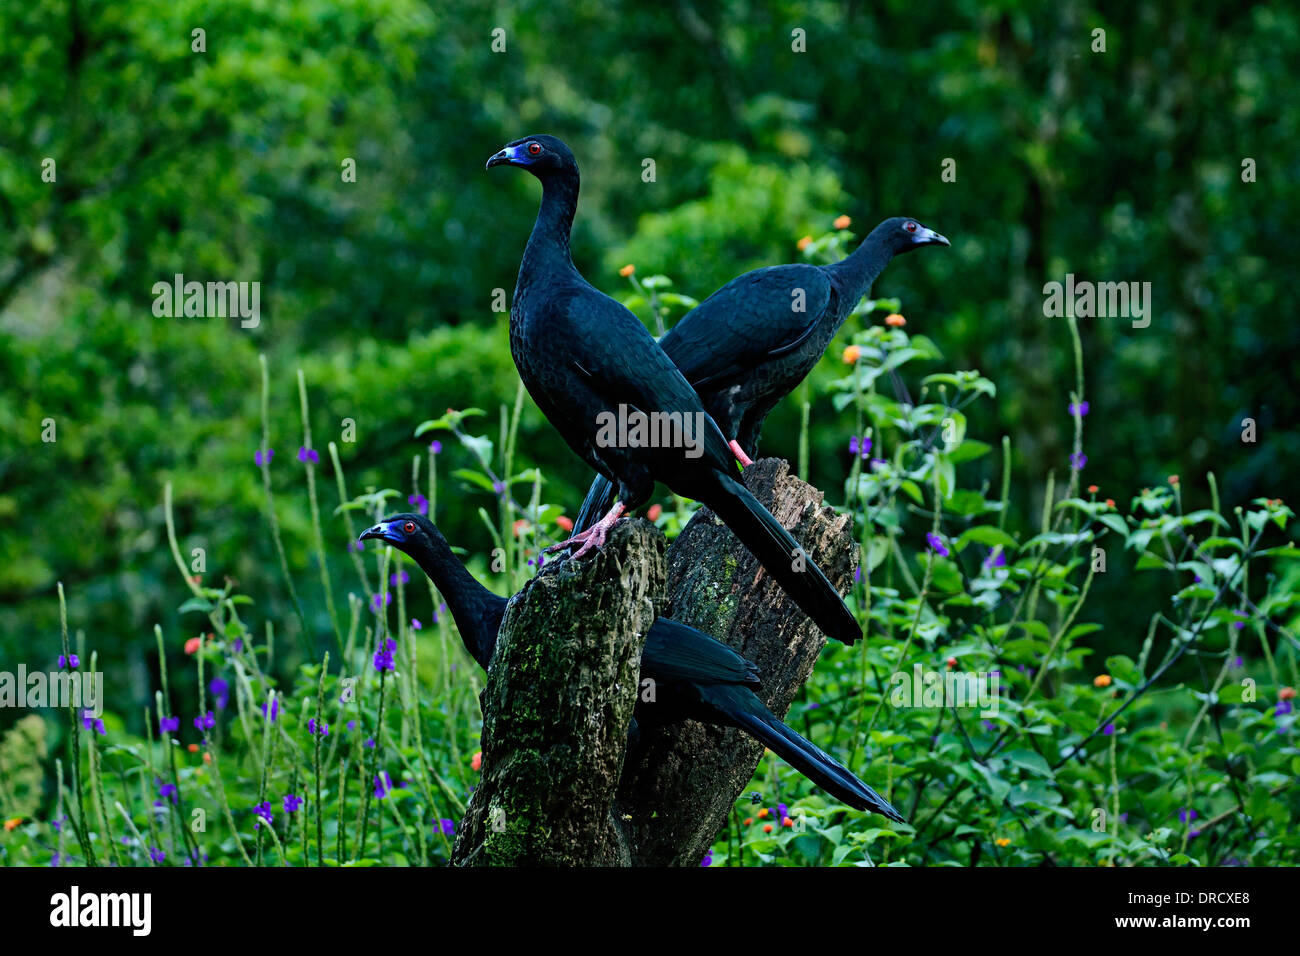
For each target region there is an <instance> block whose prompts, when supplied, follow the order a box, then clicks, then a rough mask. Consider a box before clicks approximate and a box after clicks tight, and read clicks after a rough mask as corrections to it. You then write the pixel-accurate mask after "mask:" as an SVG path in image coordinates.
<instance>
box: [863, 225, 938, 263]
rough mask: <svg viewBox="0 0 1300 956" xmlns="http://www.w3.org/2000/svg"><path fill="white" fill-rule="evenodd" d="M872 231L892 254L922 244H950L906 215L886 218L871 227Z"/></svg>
mask: <svg viewBox="0 0 1300 956" xmlns="http://www.w3.org/2000/svg"><path fill="white" fill-rule="evenodd" d="M872 233H873V234H879V236H880V238H881V239H882V240H883V241H884V243H885V245H887V246H888V247H889V248H890V249H892V250H893V252H894V255H900V254H901V253H904V252H911V251H912V250H913V249H919V248H921V247H922V246H947V245H951V243H949V242H948V240H947V239H945V238H944V237H943V236H941V235H939V234H938V233H937V232H935V231H934V230H933V229H931V228H930V227H928V226H926V225H923V224H922V223H920V222H918V221H917V220H915V219H909V218H908V217H907V216H895V217H894V218H893V219H886V220H885V221H884V222H882V223H881V224H880V225H878V226H877V227H876V228H875V229H873V230H872Z"/></svg>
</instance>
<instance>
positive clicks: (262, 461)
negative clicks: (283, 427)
mask: <svg viewBox="0 0 1300 956" xmlns="http://www.w3.org/2000/svg"><path fill="white" fill-rule="evenodd" d="M274 454H275V449H274V448H268V449H266V451H260V450H259V451H255V452H253V461H255V462H256V463H257V467H258V468H264V467H266V466H267V465H269V464H271V456H272V455H274Z"/></svg>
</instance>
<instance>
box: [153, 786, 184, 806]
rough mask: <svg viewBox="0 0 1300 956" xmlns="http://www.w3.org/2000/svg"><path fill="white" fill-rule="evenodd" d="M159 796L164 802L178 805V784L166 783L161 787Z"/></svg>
mask: <svg viewBox="0 0 1300 956" xmlns="http://www.w3.org/2000/svg"><path fill="white" fill-rule="evenodd" d="M158 796H160V797H162V798H163V799H164V800H171V802H172V803H176V802H177V800H179V799H180V798H179V795H178V794H177V793H176V784H174V783H164V784H163V785H162V786H161V787H159V788H158Z"/></svg>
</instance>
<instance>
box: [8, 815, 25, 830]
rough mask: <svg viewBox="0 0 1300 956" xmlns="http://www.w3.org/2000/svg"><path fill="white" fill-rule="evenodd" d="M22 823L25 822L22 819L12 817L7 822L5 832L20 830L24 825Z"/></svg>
mask: <svg viewBox="0 0 1300 956" xmlns="http://www.w3.org/2000/svg"><path fill="white" fill-rule="evenodd" d="M22 822H23V818H22V817H12V818H10V819H8V820H6V821H5V830H6V831H13V830H16V829H18V827H19V826H21V825H22Z"/></svg>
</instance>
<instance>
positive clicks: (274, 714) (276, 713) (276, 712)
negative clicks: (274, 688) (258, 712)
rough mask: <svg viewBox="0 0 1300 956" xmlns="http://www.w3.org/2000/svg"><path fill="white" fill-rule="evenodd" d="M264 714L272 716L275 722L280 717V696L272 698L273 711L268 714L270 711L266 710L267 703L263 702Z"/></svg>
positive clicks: (272, 721)
mask: <svg viewBox="0 0 1300 956" xmlns="http://www.w3.org/2000/svg"><path fill="white" fill-rule="evenodd" d="M262 716H263V717H270V718H271V723H275V721H276V718H278V717H279V716H280V698H279V697H272V698H271V713H270V714H268V713H267V712H266V704H263V705H262Z"/></svg>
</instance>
